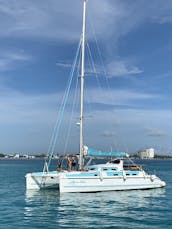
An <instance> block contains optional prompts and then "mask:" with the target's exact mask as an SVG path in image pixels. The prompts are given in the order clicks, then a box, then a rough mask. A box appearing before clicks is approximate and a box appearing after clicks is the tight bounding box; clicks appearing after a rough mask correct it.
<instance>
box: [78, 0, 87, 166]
mask: <svg viewBox="0 0 172 229" xmlns="http://www.w3.org/2000/svg"><path fill="white" fill-rule="evenodd" d="M86 2H87V0H83V24H82V59H81V95H80V96H81V101H80V102H81V104H80V157H79V169H80V170H82V168H83V150H84V143H83V119H84V115H83V113H84V74H85V27H86Z"/></svg>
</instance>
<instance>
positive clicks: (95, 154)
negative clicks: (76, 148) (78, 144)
mask: <svg viewBox="0 0 172 229" xmlns="http://www.w3.org/2000/svg"><path fill="white" fill-rule="evenodd" d="M84 155H85V156H93V157H128V154H127V153H125V152H102V151H96V150H94V149H90V148H88V147H87V146H84Z"/></svg>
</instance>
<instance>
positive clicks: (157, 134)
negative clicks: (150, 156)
mask: <svg viewBox="0 0 172 229" xmlns="http://www.w3.org/2000/svg"><path fill="white" fill-rule="evenodd" d="M145 134H146V135H147V136H151V137H164V136H165V135H166V134H165V133H164V132H163V131H162V130H160V129H154V128H147V129H146V130H145Z"/></svg>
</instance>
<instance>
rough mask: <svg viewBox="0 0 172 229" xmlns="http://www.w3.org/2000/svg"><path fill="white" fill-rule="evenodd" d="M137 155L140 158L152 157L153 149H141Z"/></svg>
mask: <svg viewBox="0 0 172 229" xmlns="http://www.w3.org/2000/svg"><path fill="white" fill-rule="evenodd" d="M138 155H139V157H140V158H142V159H148V158H154V155H155V150H154V149H153V148H149V149H143V150H140V151H139V152H138Z"/></svg>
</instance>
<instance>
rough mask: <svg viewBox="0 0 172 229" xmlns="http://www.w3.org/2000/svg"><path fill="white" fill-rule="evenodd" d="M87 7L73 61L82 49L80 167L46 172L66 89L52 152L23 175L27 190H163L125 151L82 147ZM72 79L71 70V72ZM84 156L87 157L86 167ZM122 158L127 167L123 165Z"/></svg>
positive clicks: (67, 93) (67, 91) (157, 181)
mask: <svg viewBox="0 0 172 229" xmlns="http://www.w3.org/2000/svg"><path fill="white" fill-rule="evenodd" d="M86 4H87V0H83V25H82V36H81V39H80V42H79V48H78V50H77V54H76V57H75V60H74V66H75V65H76V59H77V57H78V55H79V49H81V53H82V55H81V77H80V80H81V84H80V121H79V127H80V137H79V145H80V152H79V168H78V170H75V171H72V170H59V171H49V167H50V162H51V159H52V155H53V152H54V148H55V142H56V140H57V137H58V134H57V131H58V130H59V127H60V124H61V119H62V116H63V113H64V108H65V106H66V100H67V98H68V95H69V89H70V82H71V81H70V82H69V87H68V88H67V90H66V97H65V99H64V104H63V106H62V109H61V113H60V121H59V122H58V123H57V125H56V128H55V134H54V137H53V141H52V146H51V152H50V157H49V161H48V163H47V162H45V165H44V169H43V171H42V172H33V173H28V174H26V189H28V190H29V189H35V190H38V189H45V188H55V189H59V191H60V193H63V192H99V191H115V190H137V189H151V188H160V187H164V186H165V185H166V184H165V182H164V181H162V180H161V179H160V178H159V177H157V176H156V175H150V174H148V173H146V172H145V171H144V170H143V169H142V167H141V166H138V165H136V164H135V163H134V162H133V161H132V160H131V159H130V158H129V155H128V154H127V153H125V152H102V151H97V150H93V149H90V148H88V147H87V146H85V145H84V137H83V131H84V130H83V122H84V112H83V111H84V109H83V108H84V80H85V79H84V78H85V32H86ZM71 72H72V77H73V69H72V71H71ZM85 157H87V158H89V160H88V162H87V164H86V165H85V160H84V159H85ZM94 157H97V158H102V157H106V158H110V160H109V161H108V162H106V163H102V164H94V165H90V162H91V160H92V158H94ZM125 159H128V160H129V161H130V164H125V163H124V161H125Z"/></svg>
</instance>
